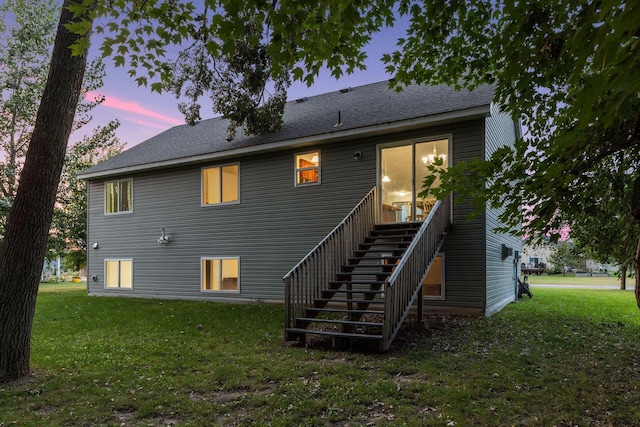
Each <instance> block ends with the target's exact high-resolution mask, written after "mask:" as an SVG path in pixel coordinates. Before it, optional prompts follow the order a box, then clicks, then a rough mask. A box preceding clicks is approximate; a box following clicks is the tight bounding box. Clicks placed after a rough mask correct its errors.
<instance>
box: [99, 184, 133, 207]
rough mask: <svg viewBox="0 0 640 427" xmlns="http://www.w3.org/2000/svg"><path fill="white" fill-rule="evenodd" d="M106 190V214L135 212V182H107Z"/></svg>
mask: <svg viewBox="0 0 640 427" xmlns="http://www.w3.org/2000/svg"><path fill="white" fill-rule="evenodd" d="M104 190H105V191H104V197H105V203H104V213H105V214H120V213H130V212H133V180H132V179H131V178H129V179H120V180H117V181H107V182H106V183H105V185H104Z"/></svg>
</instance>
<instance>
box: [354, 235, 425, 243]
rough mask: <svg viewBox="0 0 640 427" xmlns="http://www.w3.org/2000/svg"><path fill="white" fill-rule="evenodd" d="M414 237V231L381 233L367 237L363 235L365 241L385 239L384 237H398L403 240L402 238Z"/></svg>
mask: <svg viewBox="0 0 640 427" xmlns="http://www.w3.org/2000/svg"><path fill="white" fill-rule="evenodd" d="M414 237H415V234H414V233H407V234H383V235H376V236H369V237H365V238H364V241H365V242H367V243H368V242H375V241H378V240H385V239H400V240H402V241H404V240H403V239H408V240H411V239H413V238H414Z"/></svg>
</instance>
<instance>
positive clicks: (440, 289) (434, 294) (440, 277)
mask: <svg viewBox="0 0 640 427" xmlns="http://www.w3.org/2000/svg"><path fill="white" fill-rule="evenodd" d="M444 273H445V268H444V254H439V255H437V256H436V257H435V259H434V260H433V263H432V264H431V267H429V271H427V275H426V276H425V277H424V281H423V282H422V291H423V292H422V294H423V296H424V298H425V299H444V276H445V274H444Z"/></svg>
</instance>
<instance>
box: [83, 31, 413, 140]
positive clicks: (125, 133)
mask: <svg viewBox="0 0 640 427" xmlns="http://www.w3.org/2000/svg"><path fill="white" fill-rule="evenodd" d="M403 34H404V30H403V29H401V28H398V27H396V28H390V29H385V30H383V31H382V32H381V33H378V34H376V35H374V38H373V39H372V41H371V42H370V43H369V45H368V47H367V49H366V51H367V54H368V58H367V61H366V62H365V64H366V67H367V69H366V70H365V71H358V72H356V73H354V74H352V75H347V76H344V77H342V78H340V79H339V80H336V79H335V78H333V77H331V75H330V73H329V72H328V71H327V70H323V71H322V72H321V74H320V75H319V76H318V77H317V78H316V82H315V83H314V85H313V86H311V87H307V86H306V84H304V83H301V82H294V83H293V84H292V86H291V87H290V88H289V91H288V98H289V99H290V100H293V99H298V98H302V97H310V96H313V95H318V94H323V93H327V92H332V91H336V90H340V89H342V88H345V87H355V86H361V85H364V84H368V83H374V82H379V81H382V80H386V79H389V78H391V77H392V76H390V75H388V74H386V72H385V70H384V64H383V63H382V61H381V59H380V58H381V57H382V54H383V53H390V52H392V51H393V50H395V45H396V41H397V39H398V37H400V36H402V35H403ZM98 47H99V46H98V45H97V44H94V45H93V46H92V47H91V50H90V56H96V55H98V52H99V50H98ZM105 64H106V67H107V69H106V73H107V75H106V77H105V79H104V86H103V87H102V88H101V89H100V90H98V91H97V93H99V94H101V95H104V97H105V101H104V102H103V103H102V105H100V106H98V107H96V108H95V109H94V110H93V114H92V115H93V120H92V121H91V123H90V124H89V127H87V128H86V129H85V128H83V129H81V130H80V131H78V132H76V133H75V134H74V135H72V137H71V142H72V143H73V142H74V141H77V140H79V139H81V138H82V136H83V135H86V134H89V133H90V132H91V129H93V128H95V127H96V126H102V125H105V124H107V123H108V122H109V121H111V120H114V119H118V120H119V121H120V127H119V129H118V130H117V136H118V138H120V141H121V142H123V143H125V144H126V145H125V148H130V147H132V146H134V145H136V144H139V143H140V142H143V141H145V140H147V139H149V138H151V137H152V136H154V135H157V134H159V133H161V132H163V131H165V130H167V129H169V128H171V127H173V126H177V125H181V124H184V118H183V116H182V114H181V113H180V112H179V111H178V108H177V103H178V101H177V100H176V99H175V96H174V95H173V94H170V93H164V94H158V93H156V92H153V93H152V92H151V89H150V88H148V87H139V86H137V84H136V82H135V81H134V80H133V79H131V78H130V77H129V75H128V74H127V69H126V68H123V67H118V68H116V67H114V66H113V63H112V61H111V60H110V59H105ZM89 96H95V93H91V94H89ZM203 101H204V102H203V108H202V110H201V115H202V119H203V120H204V119H208V118H211V117H214V113H213V111H212V110H211V108H210V102H208V98H206V97H205V98H204V99H203ZM205 104H206V107H205Z"/></svg>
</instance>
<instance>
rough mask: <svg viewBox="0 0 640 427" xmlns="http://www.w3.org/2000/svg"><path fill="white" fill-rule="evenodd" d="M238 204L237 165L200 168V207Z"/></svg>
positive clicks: (238, 167)
mask: <svg viewBox="0 0 640 427" xmlns="http://www.w3.org/2000/svg"><path fill="white" fill-rule="evenodd" d="M239 202H240V165H239V164H238V163H235V164H231V165H223V166H213V167H207V168H202V202H201V203H202V206H210V205H220V204H230V203H239Z"/></svg>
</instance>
